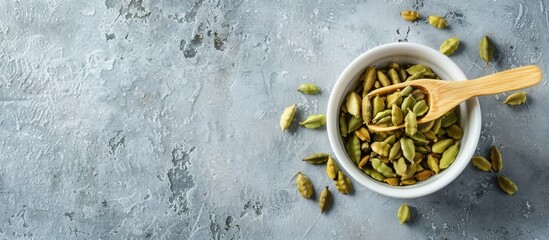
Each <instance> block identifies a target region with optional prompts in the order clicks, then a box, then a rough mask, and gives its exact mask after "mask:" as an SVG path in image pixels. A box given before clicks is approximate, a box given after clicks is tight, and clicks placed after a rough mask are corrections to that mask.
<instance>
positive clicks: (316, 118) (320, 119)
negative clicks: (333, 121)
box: [299, 114, 326, 128]
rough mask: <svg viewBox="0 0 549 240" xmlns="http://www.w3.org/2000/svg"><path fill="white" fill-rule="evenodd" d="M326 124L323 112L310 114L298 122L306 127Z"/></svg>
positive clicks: (317, 126)
mask: <svg viewBox="0 0 549 240" xmlns="http://www.w3.org/2000/svg"><path fill="white" fill-rule="evenodd" d="M324 124H326V116H324V114H318V115H310V116H309V117H307V119H305V121H303V122H299V125H301V126H303V127H306V128H319V127H321V126H324Z"/></svg>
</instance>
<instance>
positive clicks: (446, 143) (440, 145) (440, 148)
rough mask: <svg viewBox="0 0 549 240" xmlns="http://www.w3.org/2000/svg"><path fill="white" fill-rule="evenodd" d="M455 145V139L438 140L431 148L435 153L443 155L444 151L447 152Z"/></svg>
mask: <svg viewBox="0 0 549 240" xmlns="http://www.w3.org/2000/svg"><path fill="white" fill-rule="evenodd" d="M453 144H454V139H450V138H449V139H442V140H438V141H437V142H436V143H434V144H433V146H432V147H431V150H432V151H433V152H434V153H443V152H444V151H446V149H448V148H449V147H450V146H452V145H453Z"/></svg>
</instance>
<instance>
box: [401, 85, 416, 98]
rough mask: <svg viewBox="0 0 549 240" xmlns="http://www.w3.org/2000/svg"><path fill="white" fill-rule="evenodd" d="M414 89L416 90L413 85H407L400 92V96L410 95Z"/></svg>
mask: <svg viewBox="0 0 549 240" xmlns="http://www.w3.org/2000/svg"><path fill="white" fill-rule="evenodd" d="M412 90H414V88H412V87H411V86H407V87H405V88H404V89H403V90H402V92H400V96H401V97H408V95H410V93H412Z"/></svg>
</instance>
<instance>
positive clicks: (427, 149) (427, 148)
mask: <svg viewBox="0 0 549 240" xmlns="http://www.w3.org/2000/svg"><path fill="white" fill-rule="evenodd" d="M416 152H417V153H422V154H427V153H430V152H431V147H430V146H421V145H419V146H417V145H416ZM417 153H416V155H417Z"/></svg>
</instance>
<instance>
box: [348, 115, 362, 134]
mask: <svg viewBox="0 0 549 240" xmlns="http://www.w3.org/2000/svg"><path fill="white" fill-rule="evenodd" d="M347 127H348V130H349V132H348V133H352V132H354V131H356V130H357V129H359V128H360V127H362V119H360V118H356V117H355V116H351V118H350V119H349V124H347Z"/></svg>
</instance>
